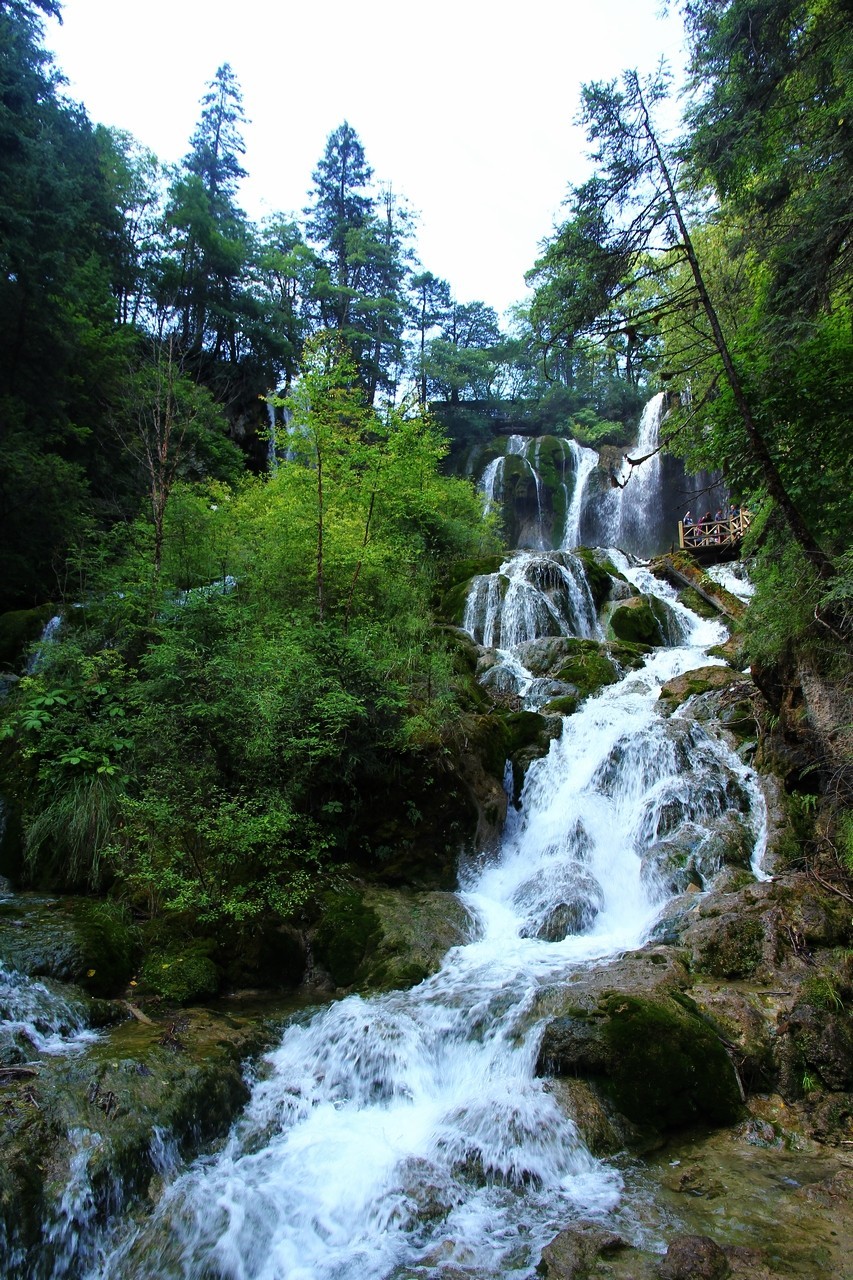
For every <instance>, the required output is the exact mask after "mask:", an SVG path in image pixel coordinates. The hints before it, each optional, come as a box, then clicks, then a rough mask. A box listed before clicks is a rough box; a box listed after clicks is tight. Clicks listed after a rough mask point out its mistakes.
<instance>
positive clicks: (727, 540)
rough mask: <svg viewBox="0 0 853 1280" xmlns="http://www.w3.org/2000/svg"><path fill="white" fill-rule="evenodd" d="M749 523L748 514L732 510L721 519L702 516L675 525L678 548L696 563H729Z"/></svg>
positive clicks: (739, 508) (742, 510) (739, 510)
mask: <svg viewBox="0 0 853 1280" xmlns="http://www.w3.org/2000/svg"><path fill="white" fill-rule="evenodd" d="M751 523H752V514H751V513H750V512H749V511H745V510H744V508H743V507H738V508H736V509H733V510H732V511H731V512H730V513H729V514H728V515H727V516H726V517H725V518H723V519H719V520H718V519H713V520H712V519H711V518H710V516H706V517H705V518H704V519H703V520H697V521H695V523H694V522H693V521H691V520H690V519H687V520H679V522H678V545H679V547H680V548H681V549H682V551H692V552H693V553H694V554H698V556H699V558H700V559H707V560H729V559H732V558H733V557H734V556H735V555H736V554H737V551H738V549H739V547H740V543H741V540H742V539H743V535H744V534H745V533H746V531H747V529H748V528H749V526H750V524H751Z"/></svg>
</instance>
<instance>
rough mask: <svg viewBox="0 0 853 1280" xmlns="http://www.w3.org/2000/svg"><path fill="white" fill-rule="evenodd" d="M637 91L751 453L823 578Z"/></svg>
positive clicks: (822, 558)
mask: <svg viewBox="0 0 853 1280" xmlns="http://www.w3.org/2000/svg"><path fill="white" fill-rule="evenodd" d="M637 94H638V98H639V102H640V108H641V111H642V113H643V127H644V130H645V133H646V137H647V138H648V140H649V143H650V144H651V147H652V150H653V151H654V154H655V160H656V161H657V165H658V168H659V170H660V174H661V178H662V179H663V183H664V186H665V187H666V192H667V195H668V197H669V203H670V207H671V209H672V213H673V216H674V218H675V221H676V223H677V224H678V230H679V234H680V235H681V240H682V244H683V245H684V252H685V255H686V257H687V261H688V263H689V265H690V270H691V272H692V275H693V281H694V283H695V285H696V291H697V293H698V295H699V301H700V302H701V303H702V308H703V310H704V312H705V315H706V316H707V318H708V323H709V325H710V326H711V333H712V334H713V338H714V346H715V347H716V348H717V352H718V354H719V356H720V359H721V361H722V364H723V369H724V370H725V374H726V379H727V381H728V384H729V386H730V387H731V391H732V395H733V396H734V400H735V404H736V405H737V408H738V412H739V413H740V416H741V420H742V422H743V426H744V430H745V431H746V434H747V438H748V439H749V442H750V445H751V446H752V452H753V455H754V457H755V460H756V461H757V462H758V464H759V466H760V467H761V471H762V474H763V476H764V483H765V484H766V486H767V492H768V493H769V494H770V496H771V498H773V500H774V501H775V502H776V503H777V504H778V506H779V508H780V510H781V511H782V514H783V515H784V517H785V519H786V520H787V522H788V527H789V528H790V530H791V533H792V534H793V535H794V538H795V539H796V541H797V542H798V543H799V544H800V546H801V547H802V549H803V551H804V553H805V555H806V557H807V558H808V560H809V561H810V562H811V563H812V564H813V565H814V567H815V569H816V571H817V573H818V574H819V576H820V577H821V578H824V579H826V578H831V577H833V573H834V571H833V568H832V561H831V560H830V559H829V557H828V556H827V555H826V554H825V553H824V551H823V550H822V549H821V547H820V546H819V544H818V543H817V541H816V539H815V538H814V536H813V535H812V532H811V530H810V529H809V527H808V525H807V524H806V522H805V520H804V519H803V517H802V515H801V514H800V511H799V509H798V508H797V506H796V504H795V503H794V501H793V499H792V498H791V496H790V494H789V493H788V491H787V489H786V488H785V484H784V481H783V480H782V477H781V475H780V474H779V470H778V468H777V466H776V463H775V462H774V461H773V458H772V456H771V454H770V450H769V449H768V448H767V444H766V442H765V440H764V437H763V436H762V435H761V432H760V431H759V429H758V425H757V423H756V421H755V418H754V417H753V414H752V409H751V407H750V404H749V401H748V400H747V397H746V392H745V391H744V389H743V383H742V382H741V380H740V375H739V374H738V371H737V369H736V368H735V363H734V360H733V359H732V354H731V351H730V350H729V345H728V343H727V342H726V338H725V334H724V333H723V327H722V325H721V324H720V319H719V316H718V315H717V312H716V309H715V307H714V304H713V302H712V301H711V296H710V294H709V293H708V289H707V287H706V285H705V278H704V276H703V275H702V268H701V266H700V265H699V259H698V257H697V255H696V250H695V249H694V247H693V241H692V239H691V236H690V232H689V231H688V229H687V223H686V222H685V220H684V214H683V213H682V210H681V204H680V202H679V199H678V196H677V194H676V191H675V184H674V183H673V180H672V176H671V174H670V172H669V168H668V166H667V163H666V160H665V159H664V156H663V153H662V151H661V149H660V146H659V144H658V140H657V136H656V134H655V132H654V130H653V128H652V123H651V119H650V117H649V113H648V109H647V107H646V104H645V100H644V99H643V95H642V92H641V90H640V87H639V82H637Z"/></svg>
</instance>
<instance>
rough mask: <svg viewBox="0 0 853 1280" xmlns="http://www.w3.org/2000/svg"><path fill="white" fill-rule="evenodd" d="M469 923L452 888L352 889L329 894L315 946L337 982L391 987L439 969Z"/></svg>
mask: <svg viewBox="0 0 853 1280" xmlns="http://www.w3.org/2000/svg"><path fill="white" fill-rule="evenodd" d="M470 928H471V921H470V917H469V915H468V912H467V911H466V909H465V907H464V906H463V905H462V903H461V902H460V900H459V898H458V897H457V896H456V894H453V893H443V892H440V891H435V892H426V893H418V892H414V891H412V890H406V889H378V888H368V889H362V890H361V891H359V890H356V889H350V890H347V891H345V892H343V893H338V894H334V895H330V897H329V898H328V900H327V904H326V912H325V915H324V918H323V921H322V923H321V924H320V926H319V928H318V929H317V931H316V934H315V936H314V940H313V946H314V953H315V955H316V957H317V959H318V960H319V961H320V963H321V964H322V965H324V966H325V967H326V968H327V969H328V971H329V973H330V974H331V977H332V980H333V981H334V983H335V985H336V986H339V987H356V988H357V989H358V990H360V991H367V990H373V991H391V990H394V989H398V988H403V987H411V986H414V985H415V984H416V983H418V982H422V981H423V980H424V978H428V977H429V976H430V975H431V974H433V973H436V972H437V971H438V969H439V968H440V967H441V962H442V960H443V959H444V956H445V954H446V953H447V952H448V951H449V950H450V948H451V947H454V946H458V945H459V944H460V943H462V942H465V941H466V939H467V937H468V936H469V933H470Z"/></svg>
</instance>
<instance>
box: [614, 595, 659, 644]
mask: <svg viewBox="0 0 853 1280" xmlns="http://www.w3.org/2000/svg"><path fill="white" fill-rule="evenodd" d="M610 626H611V628H612V630H613V634H614V636H615V637H616V639H617V640H626V641H627V642H628V643H629V644H636V643H640V644H651V645H662V644H663V643H664V637H663V632H662V630H661V625H660V623H659V622H658V620H657V618H656V617H655V615H654V612H653V610H652V608H651V605H650V604H649V601H648V600H647V599H643V598H639V597H638V598H637V599H635V600H631V601H629V602H628V603H626V604H623V605H620V606H619V608H618V609H615V610H614V611H613V614H612V615H611V618H610Z"/></svg>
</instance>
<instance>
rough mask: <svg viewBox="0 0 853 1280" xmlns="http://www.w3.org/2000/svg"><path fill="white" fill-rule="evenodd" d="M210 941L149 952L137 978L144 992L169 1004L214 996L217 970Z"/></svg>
mask: <svg viewBox="0 0 853 1280" xmlns="http://www.w3.org/2000/svg"><path fill="white" fill-rule="evenodd" d="M214 946H215V944H214V942H213V941H212V939H200V940H198V941H196V942H190V943H187V944H186V945H185V946H183V947H174V948H172V949H171V950H169V951H152V952H151V954H150V955H148V956H146V957H145V960H144V961H143V964H142V968H141V969H140V972H139V976H140V979H141V980H142V983H143V985H144V987H145V989H146V990H148V991H150V992H153V994H154V995H156V996H160V997H161V999H163V1000H167V1001H168V1002H169V1003H170V1004H181V1005H184V1004H193V1003H194V1002H195V1001H198V1000H205V999H208V998H210V997H211V996H215V995H216V993H217V992H218V990H219V985H220V974H219V969H218V968H217V966H216V964H215V963H214V961H213V959H212V958H211V953H212V952H213V950H214Z"/></svg>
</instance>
